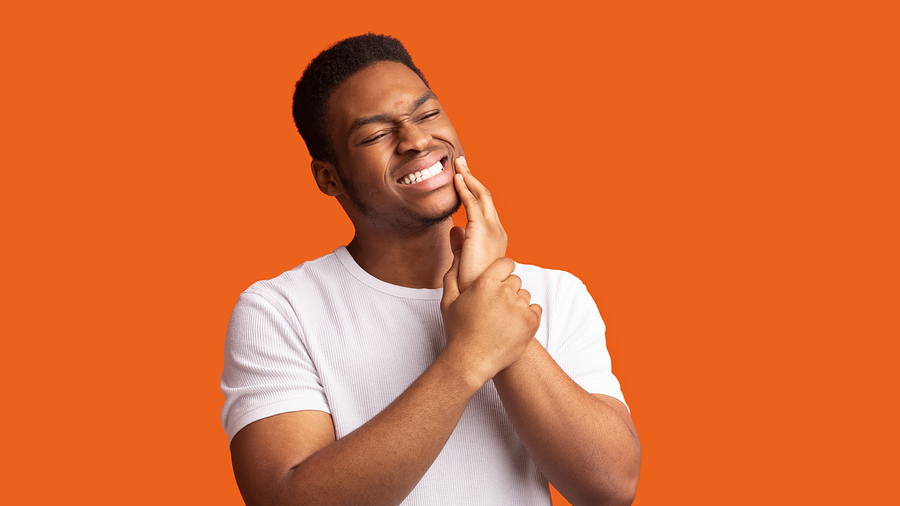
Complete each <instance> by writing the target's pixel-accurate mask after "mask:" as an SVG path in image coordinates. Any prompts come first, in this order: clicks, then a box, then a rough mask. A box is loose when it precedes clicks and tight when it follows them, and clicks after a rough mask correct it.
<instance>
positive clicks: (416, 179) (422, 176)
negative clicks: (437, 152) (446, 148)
mask: <svg viewBox="0 0 900 506" xmlns="http://www.w3.org/2000/svg"><path fill="white" fill-rule="evenodd" d="M442 170H444V166H443V165H442V164H441V161H440V160H438V161H437V162H435V164H434V165H432V166H431V167H428V168H427V169H425V170H421V171H416V172H415V173H414V174H408V175H407V176H406V177H404V178H403V181H402V182H403V184H415V183H420V182H422V181H425V180H426V179H428V178H430V177H432V176H435V175H437V174H440V173H441V171H442Z"/></svg>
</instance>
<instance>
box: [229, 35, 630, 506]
mask: <svg viewBox="0 0 900 506" xmlns="http://www.w3.org/2000/svg"><path fill="white" fill-rule="evenodd" d="M294 117H295V120H296V122H297V126H298V129H299V131H300V133H301V134H302V135H303V137H304V140H305V141H306V143H307V146H308V148H309V151H310V154H311V156H312V158H313V162H312V173H313V177H314V178H315V181H316V184H317V185H318V187H319V189H320V190H321V191H322V192H323V193H325V194H326V195H330V196H333V197H335V198H336V199H337V201H338V202H339V203H340V204H341V206H342V207H343V209H344V210H345V212H346V213H347V216H348V217H349V218H350V220H351V221H352V222H353V225H354V228H355V235H354V237H353V240H352V241H351V242H350V243H349V244H348V245H347V246H346V247H339V248H338V249H336V250H335V251H334V253H332V254H330V255H326V256H324V257H321V258H319V259H316V260H313V261H310V262H306V263H304V264H301V265H300V266H299V267H297V268H295V269H293V270H291V271H288V272H286V273H284V274H282V275H281V276H279V277H277V278H275V279H272V280H268V281H261V282H259V283H256V284H254V285H253V286H251V287H250V288H249V289H248V290H247V291H245V292H244V293H243V294H242V295H241V297H240V299H239V301H238V303H237V305H236V307H235V309H234V312H233V314H232V317H231V321H230V322H229V327H228V336H227V343H226V356H225V369H224V371H223V375H222V390H223V392H224V393H225V395H226V402H225V406H224V408H223V412H222V420H223V425H224V426H225V429H226V431H227V432H228V434H229V437H231V453H232V463H233V466H234V473H235V478H236V480H237V483H238V486H239V488H240V490H241V494H242V495H243V497H244V500H245V501H246V502H247V504H250V505H255V504H278V505H282V504H291V505H294V504H316V505H323V504H400V503H403V504H490V505H497V504H510V505H522V504H549V503H550V499H549V492H548V488H547V480H548V479H549V481H550V482H552V483H553V484H554V486H555V487H556V488H557V489H558V490H559V491H560V492H561V493H562V494H563V495H564V496H565V497H566V498H567V499H568V500H569V501H570V502H572V503H573V504H576V505H577V504H630V503H631V502H632V500H633V498H634V494H635V489H636V486H637V479H638V471H639V467H640V443H639V441H638V437H637V433H636V431H635V429H634V425H633V424H632V422H631V418H630V415H629V411H628V409H627V407H626V406H625V404H624V399H623V397H622V394H621V391H620V389H619V384H618V381H617V380H616V378H615V377H614V376H613V375H612V373H611V370H610V362H609V355H608V353H607V351H606V345H605V340H604V337H603V331H604V328H603V323H602V320H600V315H599V313H598V312H597V309H596V306H595V304H594V303H593V300H592V299H591V298H590V296H589V295H588V294H587V291H586V289H585V288H584V285H582V284H581V283H580V282H579V281H578V280H577V279H576V278H574V277H573V276H571V275H569V274H567V273H563V272H560V271H549V270H544V269H539V268H537V267H533V266H526V265H516V264H515V263H514V262H513V261H511V260H509V259H506V258H503V255H504V254H505V251H506V234H505V232H504V231H503V228H502V226H501V225H500V222H499V219H498V216H497V212H496V210H495V209H494V206H493V203H492V200H491V196H490V193H489V192H488V191H487V190H486V189H485V188H484V186H483V185H481V183H480V182H479V181H478V180H477V179H476V178H475V177H474V176H473V175H472V172H471V171H470V170H469V168H468V166H467V162H466V161H465V158H464V157H463V155H464V151H463V148H462V145H461V144H460V142H459V139H458V137H457V134H456V131H455V130H454V129H453V125H452V124H451V123H450V120H449V119H448V117H447V115H446V113H445V112H444V111H443V109H442V108H441V104H440V102H439V101H438V98H437V96H435V94H434V93H433V92H432V91H431V89H430V88H429V86H428V84H427V81H426V80H425V77H424V76H423V75H422V73H421V71H419V69H418V68H417V67H416V66H415V65H414V64H413V62H412V59H411V58H410V56H409V54H408V53H407V52H406V50H405V49H404V48H403V46H402V45H401V44H400V42H399V41H397V40H395V39H392V38H390V37H386V36H379V35H372V34H368V35H364V36H360V37H353V38H350V39H347V40H344V41H341V42H339V43H338V44H336V45H335V46H332V47H331V48H330V49H328V50H326V51H324V52H322V53H321V54H320V55H319V56H318V57H317V58H316V59H314V60H313V61H312V62H311V63H310V65H309V67H308V68H307V69H306V71H305V72H304V74H303V77H302V79H301V80H300V81H299V82H298V83H297V89H296V92H295V95H294ZM460 202H461V203H462V204H463V205H464V206H465V209H466V215H467V219H468V223H467V225H466V227H465V230H463V229H462V228H460V227H453V225H452V221H451V219H450V216H451V215H452V214H453V213H454V212H455V211H456V210H457V209H458V208H459V206H460ZM514 270H515V273H516V274H513V271H514ZM524 287H527V288H528V290H526V289H525V288H524Z"/></svg>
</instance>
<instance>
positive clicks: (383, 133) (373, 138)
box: [359, 130, 392, 145]
mask: <svg viewBox="0 0 900 506" xmlns="http://www.w3.org/2000/svg"><path fill="white" fill-rule="evenodd" d="M391 132H392V131H391V130H382V131H380V132H378V133H376V134H375V135H373V136H371V137H367V138H366V139H365V140H364V141H362V142H360V143H359V144H360V145H362V144H372V143H373V142H375V141H377V140H379V139H381V138H383V137H387V136H388V135H390V134H391Z"/></svg>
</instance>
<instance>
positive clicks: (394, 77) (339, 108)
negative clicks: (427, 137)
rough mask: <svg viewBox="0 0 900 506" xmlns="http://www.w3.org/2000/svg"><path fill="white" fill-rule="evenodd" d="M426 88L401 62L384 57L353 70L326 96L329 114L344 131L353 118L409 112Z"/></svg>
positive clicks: (340, 129)
mask: <svg viewBox="0 0 900 506" xmlns="http://www.w3.org/2000/svg"><path fill="white" fill-rule="evenodd" d="M427 91H428V87H427V86H425V83H424V82H422V79H421V78H419V76H418V75H416V73H415V72H413V71H412V70H411V69H410V68H409V67H407V66H406V65H404V64H402V63H397V62H392V61H385V62H379V63H376V64H374V65H372V66H369V67H366V68H364V69H363V70H360V71H359V72H357V73H355V74H353V75H352V76H350V78H348V79H347V80H346V81H344V82H343V83H342V84H341V85H340V86H338V88H337V89H336V90H335V91H334V93H332V94H331V97H330V98H329V99H328V117H329V119H330V120H331V121H330V123H331V124H332V126H333V127H334V128H335V129H336V130H337V131H338V132H344V133H346V132H347V130H348V129H349V127H350V125H351V124H352V123H353V121H354V120H356V119H359V118H364V117H368V116H375V115H379V114H389V115H398V116H399V115H402V114H408V113H409V112H410V111H409V107H410V104H413V103H414V102H415V101H416V99H418V98H419V97H421V96H422V94H423V93H426V92H427Z"/></svg>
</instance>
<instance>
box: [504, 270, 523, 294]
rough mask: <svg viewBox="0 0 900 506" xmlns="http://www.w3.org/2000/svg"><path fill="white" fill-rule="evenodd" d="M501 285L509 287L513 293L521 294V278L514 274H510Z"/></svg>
mask: <svg viewBox="0 0 900 506" xmlns="http://www.w3.org/2000/svg"><path fill="white" fill-rule="evenodd" d="M503 284H504V285H507V286H509V287H511V288H512V289H513V293H521V292H522V290H521V288H522V278H520V277H519V276H516V275H515V274H510V275H509V277H508V278H506V279H505V280H503Z"/></svg>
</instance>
